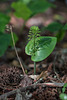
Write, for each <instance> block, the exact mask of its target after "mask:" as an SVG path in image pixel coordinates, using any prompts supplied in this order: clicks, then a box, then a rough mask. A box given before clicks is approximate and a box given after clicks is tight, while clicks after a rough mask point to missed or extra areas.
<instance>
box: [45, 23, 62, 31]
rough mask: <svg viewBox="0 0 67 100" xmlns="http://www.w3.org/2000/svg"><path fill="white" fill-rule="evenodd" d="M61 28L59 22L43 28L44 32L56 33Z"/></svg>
mask: <svg viewBox="0 0 67 100" xmlns="http://www.w3.org/2000/svg"><path fill="white" fill-rule="evenodd" d="M62 28H63V25H62V24H61V23H59V22H53V23H51V24H49V25H48V26H47V27H45V30H49V31H50V32H56V31H59V30H61V29H62Z"/></svg>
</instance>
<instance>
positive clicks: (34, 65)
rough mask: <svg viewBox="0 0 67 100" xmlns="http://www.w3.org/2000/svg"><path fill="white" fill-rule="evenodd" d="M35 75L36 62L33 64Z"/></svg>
mask: <svg viewBox="0 0 67 100" xmlns="http://www.w3.org/2000/svg"><path fill="white" fill-rule="evenodd" d="M35 74H36V62H34V75H35Z"/></svg>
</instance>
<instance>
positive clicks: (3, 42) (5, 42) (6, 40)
mask: <svg viewBox="0 0 67 100" xmlns="http://www.w3.org/2000/svg"><path fill="white" fill-rule="evenodd" d="M9 44H10V34H0V57H1V56H3V54H4V53H5V51H6V50H7V48H8V46H9Z"/></svg>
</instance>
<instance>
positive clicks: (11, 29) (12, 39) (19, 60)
mask: <svg viewBox="0 0 67 100" xmlns="http://www.w3.org/2000/svg"><path fill="white" fill-rule="evenodd" d="M10 30H11V36H12V40H13V45H14V49H15V52H16V55H17V58H18V61H19V63H20V66H21V68H22V70H23V74H24V75H26V73H25V71H24V68H23V66H22V63H21V60H20V58H19V55H18V53H17V49H16V47H15V41H14V37H13V32H12V27H11V26H10Z"/></svg>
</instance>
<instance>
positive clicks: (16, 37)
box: [10, 33, 18, 46]
mask: <svg viewBox="0 0 67 100" xmlns="http://www.w3.org/2000/svg"><path fill="white" fill-rule="evenodd" d="M13 38H14V42H15V44H16V42H17V41H18V36H17V35H16V34H15V33H13ZM10 46H14V45H13V40H12V37H11V39H10Z"/></svg>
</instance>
